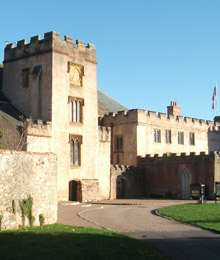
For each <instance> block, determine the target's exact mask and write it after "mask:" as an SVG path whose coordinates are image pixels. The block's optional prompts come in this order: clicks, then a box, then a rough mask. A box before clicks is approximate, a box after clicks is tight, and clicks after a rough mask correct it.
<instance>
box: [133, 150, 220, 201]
mask: <svg viewBox="0 0 220 260" xmlns="http://www.w3.org/2000/svg"><path fill="white" fill-rule="evenodd" d="M219 165H220V156H219V153H218V152H210V154H205V153H204V152H201V153H200V154H199V155H195V153H191V154H190V155H186V154H185V153H182V154H181V155H179V156H177V155H176V154H164V155H163V156H162V157H158V155H154V156H153V157H151V156H150V155H146V157H138V166H139V167H142V168H144V169H145V189H146V194H145V195H146V196H148V197H167V198H175V199H188V198H190V197H188V198H187V196H186V194H185V193H184V192H185V191H186V193H187V192H189V191H190V184H192V183H203V184H205V185H206V193H207V198H208V199H214V193H215V181H220V166H219ZM184 174H185V176H184ZM187 175H188V176H187ZM184 178H185V179H184ZM187 178H188V180H187ZM185 181H186V182H185ZM183 182H185V184H184V185H185V188H186V190H185V191H183ZM185 188H184V189H185ZM185 196H186V197H185Z"/></svg>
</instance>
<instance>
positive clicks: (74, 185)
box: [69, 180, 82, 202]
mask: <svg viewBox="0 0 220 260" xmlns="http://www.w3.org/2000/svg"><path fill="white" fill-rule="evenodd" d="M69 200H70V201H80V202H81V201H82V189H81V182H80V181H76V180H73V181H70V182H69Z"/></svg>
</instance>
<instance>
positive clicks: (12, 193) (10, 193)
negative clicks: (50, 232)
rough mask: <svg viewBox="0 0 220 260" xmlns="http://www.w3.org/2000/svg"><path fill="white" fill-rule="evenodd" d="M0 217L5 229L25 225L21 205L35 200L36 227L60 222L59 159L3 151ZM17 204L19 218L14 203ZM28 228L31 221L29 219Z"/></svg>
mask: <svg viewBox="0 0 220 260" xmlns="http://www.w3.org/2000/svg"><path fill="white" fill-rule="evenodd" d="M0 166H1V168H0V215H2V216H3V223H2V228H3V229H11V228H17V227H18V226H19V225H21V224H22V220H21V209H20V207H19V201H22V200H24V199H28V197H29V196H31V197H32V198H33V216H34V217H35V222H34V225H39V214H43V215H44V217H45V224H52V223H55V222H56V221H57V157H56V155H54V154H52V153H28V152H12V151H0ZM13 200H14V202H15V211H16V212H15V214H14V213H13V208H12V201H13ZM26 225H28V220H27V219H26Z"/></svg>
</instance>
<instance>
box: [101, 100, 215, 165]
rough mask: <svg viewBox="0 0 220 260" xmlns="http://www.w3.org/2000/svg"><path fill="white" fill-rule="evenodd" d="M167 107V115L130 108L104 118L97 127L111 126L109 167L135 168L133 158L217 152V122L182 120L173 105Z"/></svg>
mask: <svg viewBox="0 0 220 260" xmlns="http://www.w3.org/2000/svg"><path fill="white" fill-rule="evenodd" d="M172 104H173V103H172ZM168 108H169V109H168V114H163V113H156V112H152V111H145V110H141V109H133V110H129V111H127V112H124V111H123V112H118V113H117V114H114V113H109V115H105V116H104V117H103V118H102V120H101V124H102V125H106V126H111V130H112V151H111V152H112V164H122V165H133V166H137V156H145V155H146V154H159V155H163V154H164V153H177V154H178V153H179V154H180V153H188V154H189V153H191V152H194V153H196V154H199V153H200V152H206V153H208V152H210V151H220V131H219V129H220V124H219V122H215V124H214V123H213V122H211V121H205V120H199V119H195V118H189V117H182V116H180V115H179V113H180V109H178V115H175V114H173V112H174V111H175V109H177V108H176V107H175V103H174V104H173V105H172V106H169V107H168ZM173 110H174V111H173ZM171 112H172V113H171ZM180 134H181V135H182V136H181V135H180ZM179 137H182V140H181V139H180V138H179ZM119 138H121V140H122V141H121V142H122V145H121V146H120V144H118V143H117V141H118V140H119V141H120V139H119Z"/></svg>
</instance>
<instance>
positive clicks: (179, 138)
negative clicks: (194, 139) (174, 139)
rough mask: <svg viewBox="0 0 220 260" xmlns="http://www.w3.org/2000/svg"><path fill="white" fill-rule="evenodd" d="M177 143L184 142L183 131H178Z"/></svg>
mask: <svg viewBox="0 0 220 260" xmlns="http://www.w3.org/2000/svg"><path fill="white" fill-rule="evenodd" d="M178 144H184V132H178Z"/></svg>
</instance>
